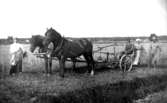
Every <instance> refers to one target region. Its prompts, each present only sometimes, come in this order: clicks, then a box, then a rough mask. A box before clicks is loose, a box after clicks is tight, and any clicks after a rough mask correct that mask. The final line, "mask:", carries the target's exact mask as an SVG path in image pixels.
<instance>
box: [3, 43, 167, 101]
mask: <svg viewBox="0 0 167 103" xmlns="http://www.w3.org/2000/svg"><path fill="white" fill-rule="evenodd" d="M107 45H111V43H110V44H109V43H107V44H101V43H100V44H94V50H97V49H98V48H97V47H99V46H100V47H102V46H107ZM119 45H120V46H115V48H116V49H115V50H116V51H115V52H116V53H119V52H121V51H122V50H123V49H124V46H125V44H124V43H123V44H120V43H119ZM160 45H161V47H162V51H163V52H162V54H161V60H160V63H159V65H165V64H166V62H167V54H166V50H167V48H166V45H167V44H166V43H160ZM143 46H144V48H145V51H144V53H143V54H142V63H143V64H146V61H147V56H148V43H143ZM24 48H25V49H26V51H27V52H28V56H27V57H26V58H25V59H24V61H23V73H22V74H18V75H15V76H9V75H8V72H9V67H10V66H9V58H10V56H9V45H1V46H0V91H1V92H0V103H1V102H2V103H6V102H8V103H23V102H24V103H33V102H34V103H54V102H61V103H64V102H66V103H69V102H73V103H102V102H106V103H132V102H134V103H142V102H141V101H137V100H139V99H141V98H144V97H146V96H147V95H149V94H152V93H156V92H160V91H163V90H166V85H167V82H166V81H167V75H166V74H167V69H165V67H164V68H160V67H159V68H157V69H156V70H154V69H151V68H146V67H143V68H141V67H138V68H136V69H135V70H133V71H132V72H129V73H126V74H122V72H121V71H120V70H119V68H114V69H109V68H104V67H102V68H98V69H96V74H95V76H93V77H91V76H90V75H89V74H87V73H86V72H85V71H84V70H86V64H85V63H77V67H78V69H79V70H80V72H74V71H71V67H72V63H71V62H66V73H65V78H60V77H59V75H58V70H59V65H58V62H57V61H53V75H51V76H49V77H47V76H45V75H44V73H43V72H44V61H43V59H41V58H36V57H35V56H33V55H32V54H31V53H30V52H29V45H24ZM113 48H114V47H108V48H105V49H103V50H102V51H104V52H111V53H112V52H114V49H113ZM99 55H100V54H99V53H95V54H94V59H95V60H96V59H97V58H98V56H99ZM101 55H102V56H103V58H104V59H105V56H106V55H104V54H101ZM111 61H112V57H111Z"/></svg>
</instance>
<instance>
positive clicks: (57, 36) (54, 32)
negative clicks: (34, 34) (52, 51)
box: [45, 27, 61, 38]
mask: <svg viewBox="0 0 167 103" xmlns="http://www.w3.org/2000/svg"><path fill="white" fill-rule="evenodd" d="M47 32H51V33H52V34H53V35H52V36H56V38H61V34H60V33H59V32H57V31H56V30H55V29H53V28H52V27H51V28H50V29H48V30H47ZM47 32H46V33H45V36H47Z"/></svg>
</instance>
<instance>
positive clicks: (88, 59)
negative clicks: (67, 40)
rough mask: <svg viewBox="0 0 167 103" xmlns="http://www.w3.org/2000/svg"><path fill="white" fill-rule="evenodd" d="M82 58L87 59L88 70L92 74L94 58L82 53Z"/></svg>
mask: <svg viewBox="0 0 167 103" xmlns="http://www.w3.org/2000/svg"><path fill="white" fill-rule="evenodd" d="M84 58H85V59H86V61H87V64H88V72H89V73H91V75H94V60H93V56H92V55H88V54H84Z"/></svg>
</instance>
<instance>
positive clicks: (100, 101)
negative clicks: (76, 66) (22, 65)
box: [34, 75, 167, 103]
mask: <svg viewBox="0 0 167 103" xmlns="http://www.w3.org/2000/svg"><path fill="white" fill-rule="evenodd" d="M166 85H167V75H161V76H150V77H147V78H135V79H133V80H130V81H120V82H118V83H114V84H108V83H107V84H105V85H100V86H99V85H96V86H94V87H91V88H83V89H81V90H76V91H71V92H67V93H61V94H60V95H59V96H53V95H41V96H39V97H38V99H37V100H36V101H34V102H35V103H132V102H133V100H136V99H139V98H143V97H145V96H146V95H148V94H150V93H154V92H158V91H161V90H164V89H165V88H166Z"/></svg>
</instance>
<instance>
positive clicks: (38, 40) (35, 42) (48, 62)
mask: <svg viewBox="0 0 167 103" xmlns="http://www.w3.org/2000/svg"><path fill="white" fill-rule="evenodd" d="M44 38H45V37H44V36H41V35H33V36H32V38H31V39H30V51H31V52H32V53H33V52H34V51H35V49H36V48H37V47H38V48H39V49H38V52H39V53H44V52H46V51H47V50H46V49H47V48H45V46H44V45H43V41H44ZM44 60H45V73H46V74H48V75H50V74H51V73H52V58H48V56H47V55H45V54H44Z"/></svg>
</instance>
